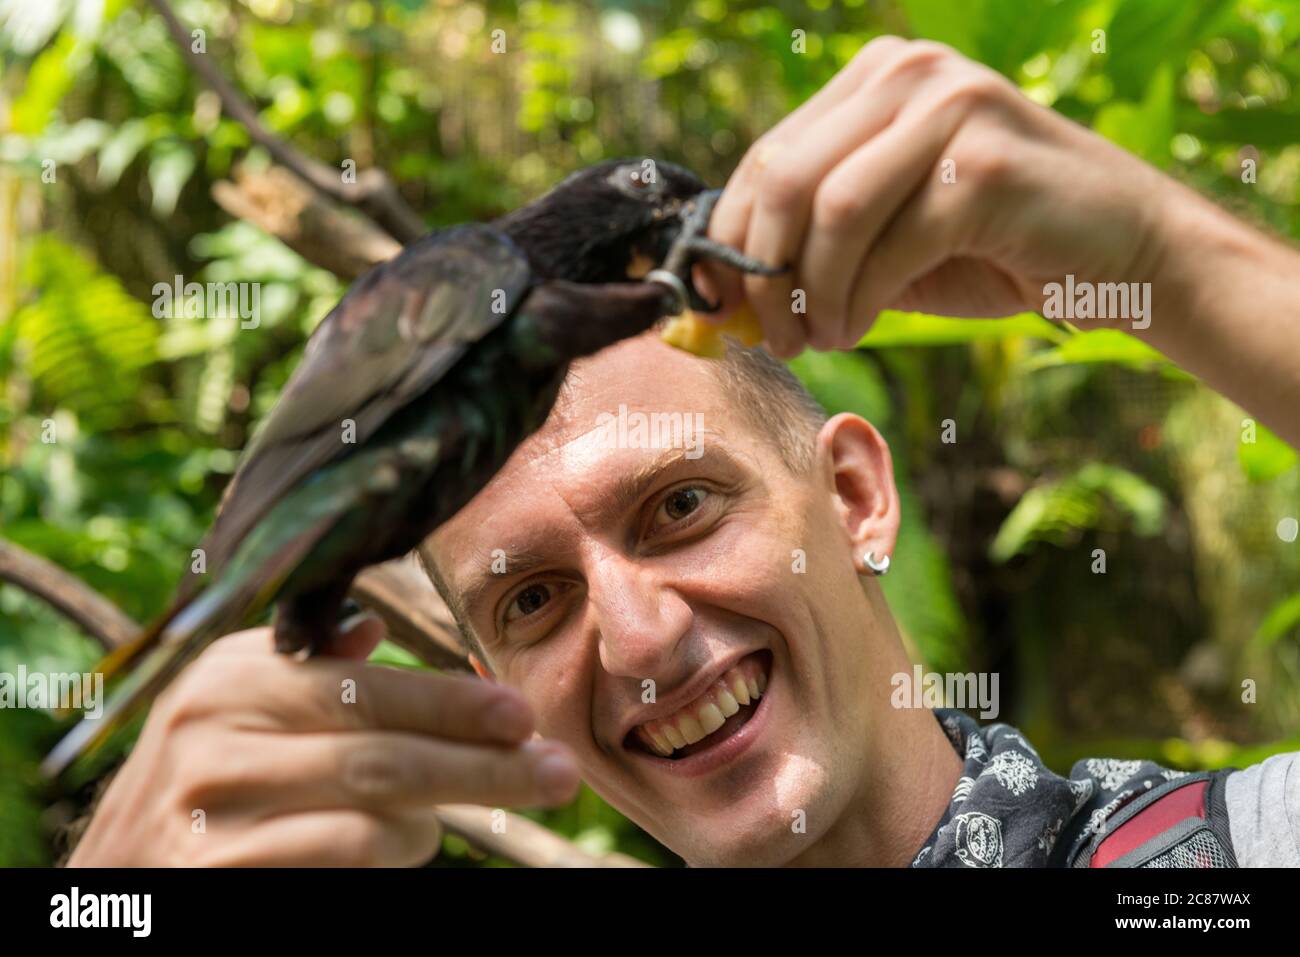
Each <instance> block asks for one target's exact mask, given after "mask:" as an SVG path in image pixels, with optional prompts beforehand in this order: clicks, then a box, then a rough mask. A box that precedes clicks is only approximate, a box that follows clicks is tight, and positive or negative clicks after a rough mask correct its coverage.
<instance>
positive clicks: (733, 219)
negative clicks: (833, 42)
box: [702, 36, 907, 305]
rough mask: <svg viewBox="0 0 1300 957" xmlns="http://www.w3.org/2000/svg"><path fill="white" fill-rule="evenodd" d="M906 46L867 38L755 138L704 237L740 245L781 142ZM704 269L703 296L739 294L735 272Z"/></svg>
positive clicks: (729, 299) (735, 298)
mask: <svg viewBox="0 0 1300 957" xmlns="http://www.w3.org/2000/svg"><path fill="white" fill-rule="evenodd" d="M906 46H907V41H906V40H902V39H899V38H898V37H892V36H884V37H877V38H876V39H874V40H872V41H871V42H870V43H868V44H866V45H865V46H864V47H863V48H862V49H861V50H859V51H858V52H857V54H856V55H855V56H854V58H853V60H852V61H851V62H850V63H849V64H848V65H846V66H845V67H844V69H842V70H840V71H839V72H838V73H837V74H836V75H835V77H834V78H833V79H832V80H831V81H830V82H829V83H827V84H826V85H825V86H824V87H822V88H821V89H820V90H818V91H817V93H815V94H814V95H813V96H812V97H810V98H809V99H808V101H807V102H805V103H804V104H803V105H802V106H800V107H799V108H798V109H797V110H795V111H794V112H793V113H791V114H789V115H788V116H787V117H785V119H783V120H781V122H779V123H778V124H777V125H776V126H774V127H772V129H771V130H769V131H768V132H767V133H766V134H764V135H763V136H762V137H760V138H759V139H758V140H756V141H755V142H754V143H753V145H751V146H750V148H749V150H748V151H747V152H746V153H745V155H744V156H743V157H741V160H740V164H739V165H738V166H737V167H736V169H735V170H734V171H733V172H732V175H731V177H730V178H729V179H728V180H727V184H726V187H725V188H724V189H723V191H722V196H721V197H719V199H718V204H717V206H716V207H715V208H714V210H713V216H712V218H711V219H710V220H709V233H708V235H709V237H710V238H711V239H716V240H718V241H719V242H723V243H726V244H727V245H729V246H734V247H735V248H737V249H744V248H746V245H747V244H746V236H747V234H748V233H749V232H750V218H751V214H752V210H753V206H754V201H755V188H756V185H757V183H758V181H759V178H760V177H761V176H762V174H763V171H764V169H765V168H766V166H767V164H768V163H769V162H770V161H771V160H772V158H773V157H774V156H775V155H776V154H777V153H779V152H780V151H781V150H782V149H783V148H784V145H785V144H796V145H798V144H800V142H801V139H802V136H803V134H804V132H805V131H806V130H807V129H808V128H809V127H810V126H812V125H813V124H814V123H816V122H817V121H818V120H820V119H821V118H822V117H823V116H825V115H826V114H827V113H828V112H829V111H831V110H833V109H834V108H835V107H836V106H837V105H838V104H840V103H842V102H843V101H844V100H846V99H847V98H848V97H850V96H852V95H853V93H854V92H855V91H857V90H859V89H860V88H861V87H862V86H864V85H865V84H866V83H867V82H868V81H869V80H870V78H871V76H872V74H873V73H874V72H875V71H877V70H878V69H880V68H881V66H882V65H883V64H885V63H887V62H888V61H889V60H890V58H891V57H892V56H894V55H896V54H897V52H898V51H899V50H900V49H901V48H903V47H906ZM774 265H781V263H774ZM706 270H707V276H708V278H707V280H706V281H705V282H704V283H703V284H702V287H703V288H704V291H705V293H706V295H710V296H711V297H712V298H714V299H717V300H720V301H722V302H724V303H726V304H727V305H735V304H736V303H737V302H739V301H740V299H741V298H742V295H743V294H742V285H741V282H742V280H741V276H740V274H739V273H737V272H736V271H735V270H734V269H731V268H729V267H726V266H721V265H718V264H716V263H708V264H706Z"/></svg>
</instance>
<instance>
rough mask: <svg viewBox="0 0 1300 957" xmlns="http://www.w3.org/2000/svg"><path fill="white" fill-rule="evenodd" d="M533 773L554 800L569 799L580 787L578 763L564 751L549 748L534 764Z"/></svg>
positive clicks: (547, 795)
mask: <svg viewBox="0 0 1300 957" xmlns="http://www.w3.org/2000/svg"><path fill="white" fill-rule="evenodd" d="M533 775H534V777H535V778H536V780H537V784H538V786H540V787H541V789H542V792H543V793H544V794H545V795H546V797H547V798H548V799H549V800H552V801H567V800H568V799H569V798H570V797H572V796H573V792H574V791H575V790H576V789H577V787H578V768H577V765H575V764H574V763H573V760H572V759H571V758H569V756H568V755H566V754H564V753H563V752H562V751H557V750H549V751H548V752H547V753H546V754H545V755H544V756H543V757H542V759H541V760H540V761H538V762H537V764H536V765H535V766H534V768H533Z"/></svg>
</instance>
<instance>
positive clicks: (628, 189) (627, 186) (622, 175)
mask: <svg viewBox="0 0 1300 957" xmlns="http://www.w3.org/2000/svg"><path fill="white" fill-rule="evenodd" d="M609 181H610V183H612V184H613V186H614V188H615V189H617V190H618V191H619V192H621V193H623V194H625V195H627V196H635V197H637V198H638V199H640V198H643V197H647V196H648V195H657V194H658V193H659V191H660V185H659V174H658V171H657V170H656V169H655V167H654V164H653V163H625V164H624V165H622V166H620V167H619V168H618V169H616V170H614V172H613V173H612V174H611V175H610V177H609Z"/></svg>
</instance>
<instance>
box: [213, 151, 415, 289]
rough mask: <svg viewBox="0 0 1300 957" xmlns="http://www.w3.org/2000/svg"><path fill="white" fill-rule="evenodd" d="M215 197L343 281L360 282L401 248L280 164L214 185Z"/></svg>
mask: <svg viewBox="0 0 1300 957" xmlns="http://www.w3.org/2000/svg"><path fill="white" fill-rule="evenodd" d="M212 198H213V199H214V200H216V202H217V204H218V205H219V206H220V207H221V208H222V209H224V210H225V211H226V212H228V213H229V214H230V215H231V216H234V217H236V218H237V219H244V220H247V221H249V222H251V223H253V224H254V225H256V226H259V227H261V228H262V229H263V230H265V231H266V232H268V233H270V234H271V235H272V236H275V237H276V238H277V239H279V240H280V241H281V242H282V243H284V244H285V245H286V246H288V247H289V248H290V249H292V250H293V251H294V252H296V253H297V254H298V255H299V256H301V257H302V258H303V259H305V260H307V261H308V262H309V263H311V264H312V265H314V266H319V267H321V268H322V269H327V270H329V271H330V272H332V273H334V275H336V276H338V277H339V278H340V279H346V280H352V279H356V278H357V277H358V276H360V275H361V274H362V273H363V272H365V271H366V270H367V269H369V268H370V267H371V266H374V265H377V264H378V263H381V262H386V261H388V260H389V259H392V258H393V257H394V256H396V255H397V254H398V253H399V252H401V250H402V246H401V243H399V242H397V240H395V239H393V237H391V236H389V235H388V234H387V233H386V232H384V231H383V230H382V229H379V228H378V227H377V226H375V225H374V224H373V223H371V222H370V220H368V219H363V218H362V217H360V216H356V215H354V214H351V213H349V212H346V211H344V210H343V209H341V208H339V206H338V205H337V204H336V203H334V202H333V201H331V200H330V199H328V198H327V197H324V196H321V195H320V194H319V193H316V192H314V191H313V190H311V189H310V188H308V187H307V186H306V185H305V184H304V183H303V181H302V180H300V179H299V178H298V177H297V176H294V175H293V173H291V172H289V171H288V170H287V169H285V168H284V167H282V166H272V167H271V168H270V169H267V170H257V171H255V170H251V169H249V168H248V167H247V166H242V167H240V168H239V169H237V170H236V171H235V181H234V182H229V181H226V180H221V181H219V182H216V183H213V184H212Z"/></svg>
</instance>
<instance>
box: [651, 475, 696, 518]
mask: <svg viewBox="0 0 1300 957" xmlns="http://www.w3.org/2000/svg"><path fill="white" fill-rule="evenodd" d="M708 497H709V493H708V492H707V491H706V490H705V489H702V488H700V487H698V486H695V485H686V486H683V487H682V488H678V489H674V490H673V491H671V492H669V493H668V495H666V496H665V497H664V500H663V501H662V502H661V503H660V504H659V507H658V508H657V509H655V515H654V519H653V521H652V523H651V524H652V525H653V526H654V527H655V528H662V527H663V526H665V525H670V524H672V523H673V522H680V521H682V520H683V519H685V518H688V517H689V516H690V515H691V513H693V512H695V511H696V510H698V509H699V507H700V506H701V505H703V504H704V500H705V499H706V498H708Z"/></svg>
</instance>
